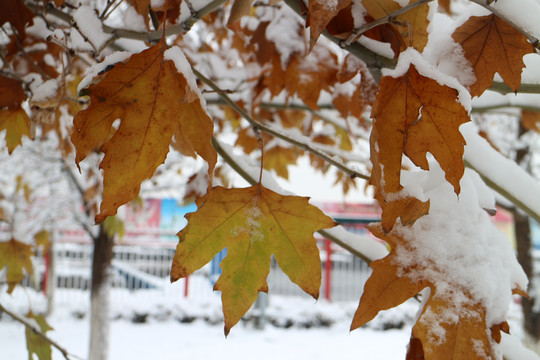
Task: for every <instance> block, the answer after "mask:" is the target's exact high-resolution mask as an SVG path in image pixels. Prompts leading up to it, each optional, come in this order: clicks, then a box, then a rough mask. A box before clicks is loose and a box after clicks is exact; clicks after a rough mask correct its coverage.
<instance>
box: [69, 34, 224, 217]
mask: <svg viewBox="0 0 540 360" xmlns="http://www.w3.org/2000/svg"><path fill="white" fill-rule="evenodd" d="M176 49H178V48H176ZM171 50H174V49H171ZM164 51H165V44H164V43H162V42H160V43H159V44H157V45H155V46H153V47H151V48H149V49H147V50H145V51H143V52H141V53H140V54H135V55H133V56H131V58H130V59H129V61H127V62H126V63H119V64H116V65H115V66H114V68H113V69H111V70H110V71H107V72H105V73H103V74H101V75H99V76H98V78H97V79H96V80H97V81H98V82H97V83H94V84H92V85H90V87H89V88H88V92H89V94H90V97H91V104H90V106H89V107H88V108H87V109H86V110H84V111H81V112H79V113H78V114H77V116H75V119H74V125H75V130H74V132H73V134H72V136H71V140H72V142H73V144H74V145H75V147H76V149H77V157H76V161H77V163H79V162H81V161H82V160H83V159H84V158H85V157H86V156H87V154H88V153H89V152H90V151H92V150H93V149H94V148H100V150H101V151H102V152H104V153H105V157H104V158H103V161H102V162H101V164H100V168H102V169H103V202H102V203H101V212H100V213H99V214H98V215H97V216H96V222H101V221H103V220H104V219H105V217H107V216H110V215H114V214H116V211H117V209H118V207H119V206H121V205H123V204H125V203H127V202H129V201H131V200H133V199H134V198H135V197H136V196H137V194H138V193H139V189H140V184H141V182H142V181H143V180H146V179H148V178H150V177H151V176H152V175H153V174H154V172H155V170H156V168H157V167H158V166H159V165H161V164H162V163H163V161H164V160H165V158H166V156H167V153H168V151H169V144H171V140H172V137H173V134H174V138H175V142H174V143H175V149H177V150H178V151H181V152H182V153H183V154H184V155H188V156H193V157H195V155H196V154H195V153H198V154H199V155H200V156H201V157H203V158H204V159H205V160H206V161H207V162H208V167H209V169H208V173H209V175H210V177H211V174H212V172H213V169H214V166H215V163H216V159H217V155H216V152H215V150H214V149H213V148H212V144H211V137H212V131H213V125H212V121H211V119H210V117H209V116H208V114H207V113H206V111H205V110H204V108H203V107H202V105H201V99H200V98H199V95H198V93H197V92H196V91H195V90H194V89H192V88H191V87H190V84H189V83H188V81H187V80H186V77H185V76H184V75H183V74H182V73H179V72H178V69H176V67H175V64H174V62H173V61H171V60H167V59H165V55H164ZM116 119H120V125H119V127H118V130H115V129H114V128H113V122H114V121H115V120H116Z"/></svg>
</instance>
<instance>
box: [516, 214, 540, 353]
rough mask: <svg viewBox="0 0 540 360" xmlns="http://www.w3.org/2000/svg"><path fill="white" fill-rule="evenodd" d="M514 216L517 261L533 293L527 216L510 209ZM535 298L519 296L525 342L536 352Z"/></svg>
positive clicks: (538, 320)
mask: <svg viewBox="0 0 540 360" xmlns="http://www.w3.org/2000/svg"><path fill="white" fill-rule="evenodd" d="M512 215H513V216H514V226H515V234H516V242H517V251H518V261H519V263H520V264H521V267H522V268H523V270H524V271H525V274H527V277H528V278H529V281H530V282H529V289H528V291H529V294H534V293H535V290H534V288H533V286H534V265H533V258H532V255H531V248H532V243H531V232H530V227H529V217H528V216H527V215H524V214H522V213H520V212H519V211H518V210H517V209H513V210H512ZM536 301H537V299H536V298H535V297H534V296H531V298H529V299H527V298H526V297H522V298H521V306H522V309H523V327H524V329H525V335H526V338H525V342H526V343H527V346H528V347H530V348H531V349H532V350H535V351H536V352H537V353H539V351H540V343H539V340H540V313H539V312H538V311H535V309H534V305H535V302H536Z"/></svg>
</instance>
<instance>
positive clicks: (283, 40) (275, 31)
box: [266, 6, 306, 69]
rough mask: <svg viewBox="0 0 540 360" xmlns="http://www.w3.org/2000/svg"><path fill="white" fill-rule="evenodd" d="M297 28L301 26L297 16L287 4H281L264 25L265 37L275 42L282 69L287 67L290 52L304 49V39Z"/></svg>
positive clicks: (300, 51)
mask: <svg viewBox="0 0 540 360" xmlns="http://www.w3.org/2000/svg"><path fill="white" fill-rule="evenodd" d="M283 29H290V31H283ZM299 30H301V26H300V23H299V20H298V16H297V15H296V14H295V13H294V12H293V11H292V10H291V9H290V8H289V7H288V6H282V7H281V8H280V9H279V10H278V12H277V14H275V16H274V19H273V21H271V22H270V24H268V26H267V27H266V38H267V39H268V40H269V41H272V42H274V43H275V44H276V49H278V51H279V55H280V59H281V67H282V68H283V69H286V68H287V63H288V62H289V60H290V57H291V55H292V54H295V53H298V54H303V53H304V52H305V51H306V45H305V39H304V37H303V36H302V35H301V34H302V31H299Z"/></svg>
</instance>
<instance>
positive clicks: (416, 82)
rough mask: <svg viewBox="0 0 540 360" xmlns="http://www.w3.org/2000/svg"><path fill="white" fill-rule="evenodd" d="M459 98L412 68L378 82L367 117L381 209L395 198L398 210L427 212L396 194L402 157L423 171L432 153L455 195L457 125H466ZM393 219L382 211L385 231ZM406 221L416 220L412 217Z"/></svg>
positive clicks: (459, 153) (460, 142)
mask: <svg viewBox="0 0 540 360" xmlns="http://www.w3.org/2000/svg"><path fill="white" fill-rule="evenodd" d="M457 96H458V93H457V90H455V89H452V88H450V87H448V86H445V85H440V84H439V83H438V82H437V81H435V80H433V79H430V78H428V77H425V76H423V75H421V74H420V73H419V72H418V70H416V67H415V66H414V65H413V64H411V65H410V67H409V70H408V72H407V73H405V74H404V75H403V76H401V77H399V78H393V77H389V76H385V77H383V79H382V80H381V83H380V89H379V93H378V94H377V97H376V100H375V104H374V106H373V110H372V113H371V115H372V117H373V118H374V122H373V129H372V132H371V138H370V144H371V161H372V163H373V170H372V176H371V183H372V184H373V185H375V186H377V187H378V191H380V192H381V195H380V197H381V199H379V202H380V204H381V206H382V207H383V209H384V208H385V207H386V206H387V205H388V204H391V203H393V202H395V200H399V202H402V201H405V203H402V204H401V205H399V207H405V208H408V207H410V206H411V205H412V207H413V208H415V209H417V211H416V214H417V215H418V214H423V213H425V211H426V210H427V209H426V206H427V205H421V204H418V203H416V204H414V203H415V201H414V200H410V198H409V197H405V198H403V197H400V196H398V195H397V193H399V191H400V190H401V183H400V173H401V161H402V156H403V153H405V154H406V155H407V156H408V157H409V159H411V160H412V161H413V162H414V163H415V164H416V165H417V166H419V167H421V168H422V169H425V170H427V169H429V166H428V162H427V157H426V156H427V153H428V152H430V153H431V154H432V155H433V156H434V157H435V159H436V160H437V161H438V162H439V164H440V165H441V168H442V169H443V170H444V172H445V174H446V179H447V180H448V182H450V183H451V184H452V185H453V186H454V190H455V192H456V194H459V190H460V186H459V180H460V179H461V177H462V175H463V171H464V165H463V152H464V144H465V140H464V139H463V136H462V135H461V133H460V132H459V126H460V125H461V124H463V123H465V122H467V121H469V117H468V115H467V111H465V109H464V108H463V106H461V104H459V103H458V102H457V101H456V100H457ZM392 194H394V195H392ZM396 197H397V198H396ZM411 202H412V203H411ZM388 206H390V205H388ZM390 212H392V211H390ZM398 213H401V211H399V212H398ZM397 215H398V214H393V215H391V216H390V215H389V212H388V211H383V223H384V224H385V226H384V227H385V229H386V230H387V231H388V230H390V229H391V224H393V223H394V221H395V220H396V218H395V216H397ZM402 220H403V219H402ZM409 220H410V221H412V220H414V217H412V218H410V219H409Z"/></svg>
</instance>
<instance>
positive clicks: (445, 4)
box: [438, 0, 452, 14]
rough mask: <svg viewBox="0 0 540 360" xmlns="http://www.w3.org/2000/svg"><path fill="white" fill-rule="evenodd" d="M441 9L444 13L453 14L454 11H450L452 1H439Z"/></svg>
mask: <svg viewBox="0 0 540 360" xmlns="http://www.w3.org/2000/svg"><path fill="white" fill-rule="evenodd" d="M438 3H439V8H441V9H443V11H444V12H445V13H447V14H451V13H452V11H451V9H450V7H451V3H450V0H439V1H438Z"/></svg>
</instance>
